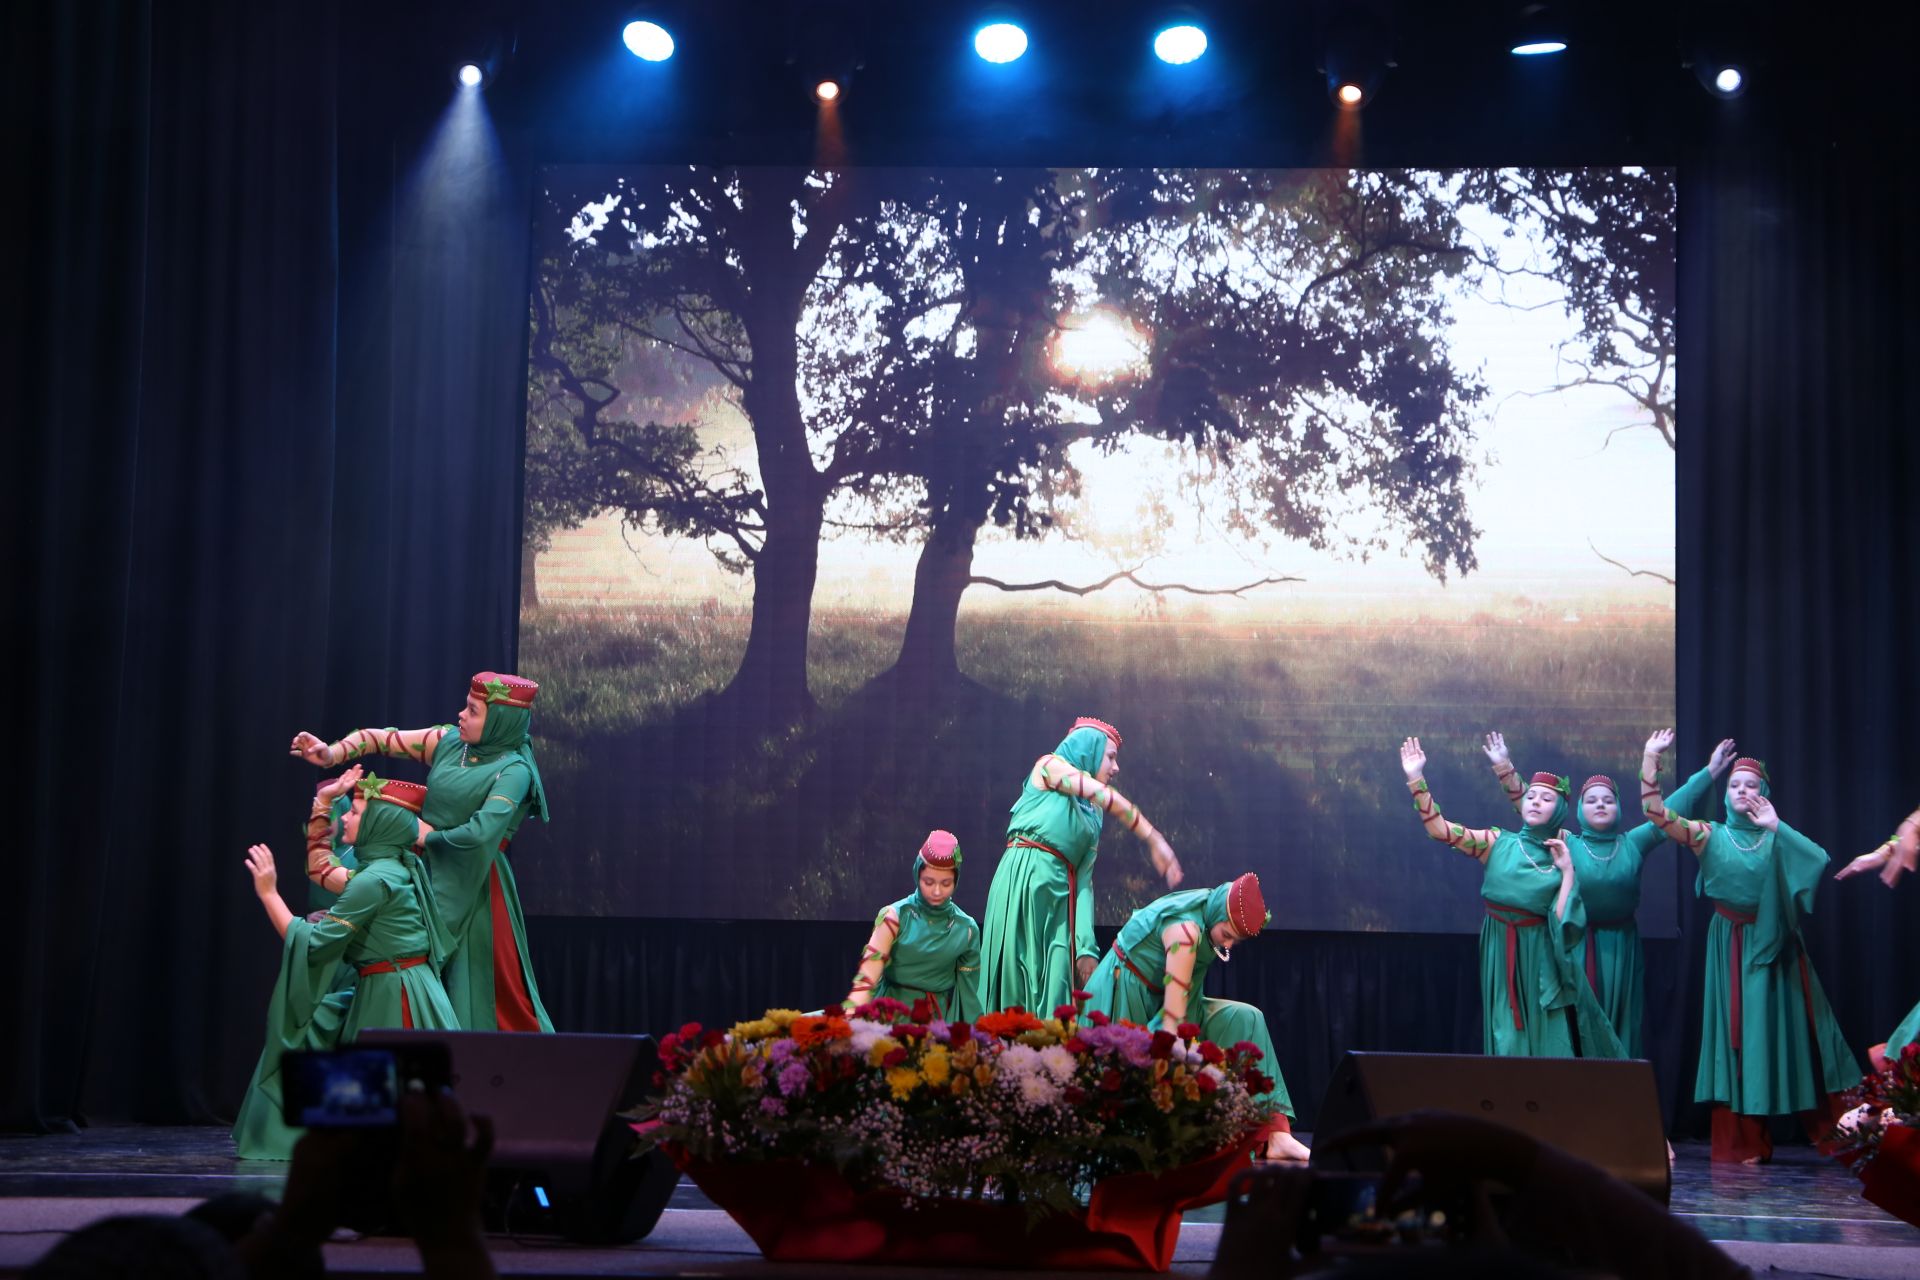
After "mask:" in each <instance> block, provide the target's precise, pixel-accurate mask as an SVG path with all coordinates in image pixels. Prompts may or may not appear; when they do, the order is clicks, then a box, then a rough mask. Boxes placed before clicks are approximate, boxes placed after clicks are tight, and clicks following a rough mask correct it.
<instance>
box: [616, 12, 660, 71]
mask: <svg viewBox="0 0 1920 1280" xmlns="http://www.w3.org/2000/svg"><path fill="white" fill-rule="evenodd" d="M620 38H621V39H622V40H624V41H626V45H627V48H628V49H630V50H632V51H633V56H634V57H636V58H640V59H642V60H644V61H647V62H665V61H666V60H667V59H668V58H671V57H672V56H673V36H672V35H671V34H669V33H668V31H667V29H666V28H665V27H663V26H661V25H660V24H659V23H657V22H639V21H635V22H629V23H628V24H627V26H626V30H624V31H622V32H621V33H620Z"/></svg>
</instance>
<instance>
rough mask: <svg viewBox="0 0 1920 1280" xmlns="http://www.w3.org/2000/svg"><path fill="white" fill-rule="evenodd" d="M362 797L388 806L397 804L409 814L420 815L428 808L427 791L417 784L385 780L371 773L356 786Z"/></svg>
mask: <svg viewBox="0 0 1920 1280" xmlns="http://www.w3.org/2000/svg"><path fill="white" fill-rule="evenodd" d="M355 788H356V789H357V790H358V791H359V792H360V794H361V796H362V797H364V798H365V799H368V800H381V801H384V802H386V803H387V804H397V805H399V806H400V807H401V808H402V809H405V810H406V811H407V812H408V813H419V812H420V810H421V809H423V808H425V807H426V803H427V789H426V788H425V787H423V786H421V785H420V784H419V783H417V782H402V781H401V780H400V779H398V778H383V777H381V776H380V775H379V774H377V773H370V774H368V775H367V776H366V777H364V778H362V779H360V781H359V782H358V783H356V784H355Z"/></svg>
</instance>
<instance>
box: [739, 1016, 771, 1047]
mask: <svg viewBox="0 0 1920 1280" xmlns="http://www.w3.org/2000/svg"><path fill="white" fill-rule="evenodd" d="M779 1029H780V1028H779V1027H777V1026H775V1025H774V1022H773V1019H772V1018H755V1019H754V1020H753V1021H752V1022H736V1023H734V1024H733V1030H732V1031H730V1032H728V1033H727V1034H728V1035H730V1036H732V1037H733V1038H734V1039H735V1040H739V1041H744V1042H746V1043H748V1044H751V1043H753V1042H754V1041H756V1040H765V1039H766V1038H767V1037H768V1036H771V1035H772V1034H773V1033H774V1032H776V1031H778V1030H779Z"/></svg>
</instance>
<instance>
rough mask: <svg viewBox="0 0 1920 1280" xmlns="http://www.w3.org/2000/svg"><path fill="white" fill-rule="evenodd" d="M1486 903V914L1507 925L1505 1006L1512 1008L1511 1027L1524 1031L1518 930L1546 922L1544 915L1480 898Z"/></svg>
mask: <svg viewBox="0 0 1920 1280" xmlns="http://www.w3.org/2000/svg"><path fill="white" fill-rule="evenodd" d="M1481 901H1482V902H1485V903H1486V904H1487V914H1488V915H1489V916H1491V917H1493V918H1494V919H1495V920H1498V921H1499V922H1500V923H1501V924H1503V925H1505V926H1507V1007H1508V1008H1509V1009H1512V1010H1513V1029H1514V1030H1515V1031H1525V1030H1526V1029H1527V1024H1526V1021H1525V1020H1524V1019H1523V1018H1521V1016H1520V990H1519V985H1518V982H1517V977H1518V973H1519V967H1520V931H1521V930H1522V929H1533V928H1537V927H1538V926H1540V925H1543V924H1545V923H1546V922H1547V918H1546V917H1545V916H1537V915H1535V914H1533V912H1531V911H1522V910H1521V909H1520V908H1519V907H1509V906H1507V905H1506V904H1504V903H1500V902H1494V901H1493V900H1492V899H1489V898H1482V899H1481Z"/></svg>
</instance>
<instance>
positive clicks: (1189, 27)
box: [1153, 22, 1207, 67]
mask: <svg viewBox="0 0 1920 1280" xmlns="http://www.w3.org/2000/svg"><path fill="white" fill-rule="evenodd" d="M1206 51H1207V33H1206V32H1205V31H1202V30H1201V29H1200V28H1199V27H1196V26H1194V25H1193V24H1192V23H1190V22H1183V23H1181V24H1180V25H1179V26H1174V27H1168V28H1167V29H1166V30H1164V31H1162V32H1161V33H1160V34H1159V35H1157V36H1155V37H1154V38H1153V56H1154V57H1156V58H1158V59H1160V61H1162V62H1168V63H1172V64H1173V65H1174V66H1176V67H1179V66H1185V65H1186V64H1187V63H1189V62H1192V61H1194V60H1195V59H1197V58H1198V57H1199V56H1200V55H1201V54H1203V53H1205V52H1206Z"/></svg>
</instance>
